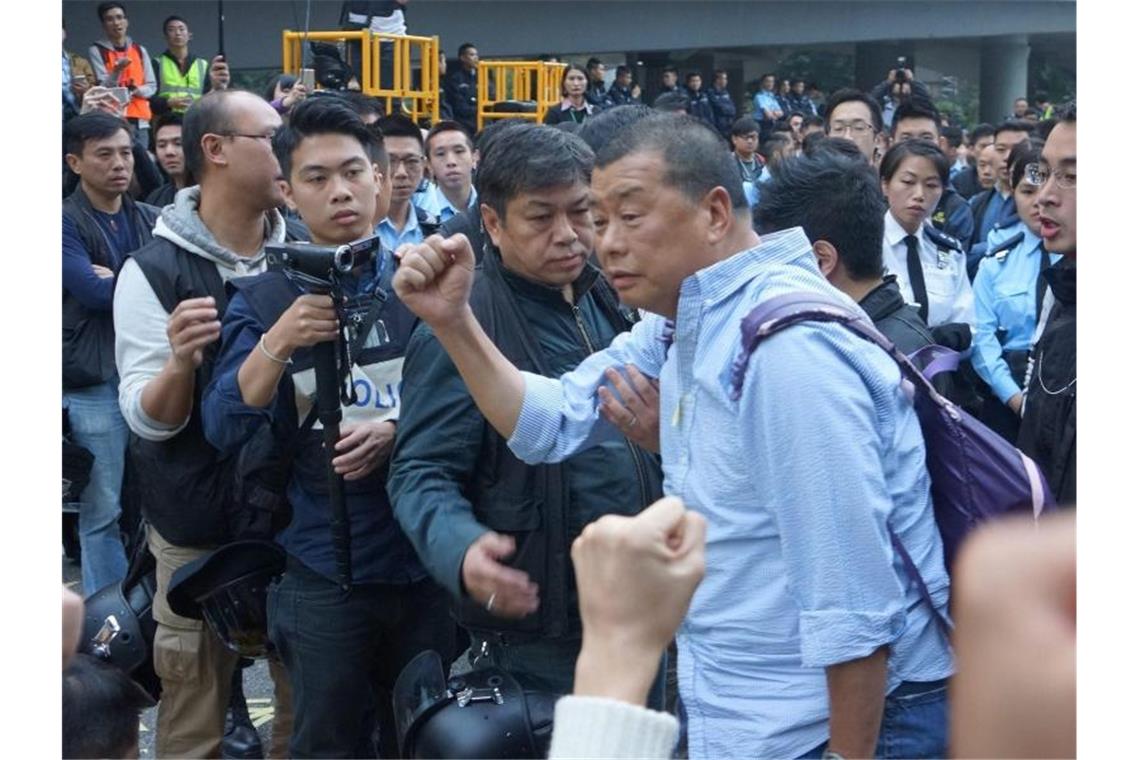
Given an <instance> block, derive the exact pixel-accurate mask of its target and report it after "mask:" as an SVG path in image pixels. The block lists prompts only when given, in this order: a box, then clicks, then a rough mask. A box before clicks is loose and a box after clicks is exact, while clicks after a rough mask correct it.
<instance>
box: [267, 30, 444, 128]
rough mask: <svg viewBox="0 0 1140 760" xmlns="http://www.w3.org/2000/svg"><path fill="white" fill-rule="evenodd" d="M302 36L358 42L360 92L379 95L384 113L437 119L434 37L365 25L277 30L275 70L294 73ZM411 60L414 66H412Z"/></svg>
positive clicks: (301, 51) (297, 73) (300, 54)
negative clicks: (384, 47) (388, 51)
mask: <svg viewBox="0 0 1140 760" xmlns="http://www.w3.org/2000/svg"><path fill="white" fill-rule="evenodd" d="M306 41H309V42H327V43H331V44H336V43H340V42H343V43H348V42H356V43H358V45H359V50H360V72H361V82H360V89H361V91H362V92H363V93H364V94H366V95H371V96H373V97H376V98H380V99H382V100H384V101H385V105H386V110H387V111H388V113H401V112H402V113H404V114H405V115H407V116H408V117H410V118H411V119H412V120H413V121H416V122H418V121H419V120H420V119H423V118H427V119H430V121H431V123H432V124H434V123H435V122H437V121H439V37H414V36H409V35H402V34H376V33H374V32H371V31H369V30H368V29H361V30H358V31H353V30H344V31H335V32H312V31H310V32H308V33H305V32H294V31H291V30H289V29H286V30H284V31H282V32H281V69H282V71H284V72H285V73H286V74H292V75H294V76H298V77H299V76H300V74H301V63H302V61H303V60H304V48H303V45H304V44H305V42H306ZM384 43H388V44H391V45H392V56H391V63H390V64H389V67H390V69H391V70H390V71H386V70H385V68H384V65H385V63H386V61H385V60H384V56H382V55H381V44H384ZM416 62H418V64H419V66H418V69H417V68H416V67H414V66H413V63H416ZM417 74H418V76H417ZM386 80H387V81H386Z"/></svg>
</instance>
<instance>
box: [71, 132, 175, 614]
mask: <svg viewBox="0 0 1140 760" xmlns="http://www.w3.org/2000/svg"><path fill="white" fill-rule="evenodd" d="M64 146H65V150H66V160H67V166H68V168H69V169H70V171H71V172H72V173H74V174H75V175H76V176H77V177H79V186H78V187H77V188H76V189H75V192H73V193H72V194H71V195H70V196H69V197H68V198H67V199H65V200H64V202H63V406H64V409H65V410H67V411H66V413H67V415H68V419H69V420H70V423H71V431H72V437H73V439H74V442H75V443H76V444H77V445H79V446H82V447H84V448H86V449H87V450H88V451H90V452H91V453H92V454H94V455H95V463H94V465H93V466H92V469H91V479H90V481H89V482H88V484H87V487H86V488H84V489H83V493H82V494H80V499H79V501H80V507H79V545H80V548H81V549H82V552H81V564H82V571H83V572H82V575H83V595H84V596H89V595H91V594H93V593H95V592H96V591H98V590H100V589H102V588H104V587H106V586H109V585H110V584H112V583H117V582H119V581H121V580H122V579H123V576H125V575H126V572H127V557H126V552H125V551H124V549H123V542H122V539H121V538H120V535H119V514H120V512H121V495H122V484H123V472H124V468H125V464H126V455H127V435H128V430H127V426H126V424H125V423H124V421H123V415H122V413H121V412H120V411H119V384H120V373H119V372H118V371H117V369H116V366H115V361H114V351H115V328H114V321H113V318H112V315H111V309H112V297H113V294H114V292H115V278H116V276H117V275H118V274H119V271H120V269H121V268H122V266H123V262H124V261H126V260H127V256H128V254H130V253H131V251H135V250H137V249H139V248H141V247H142V246H144V245H146V244H147V243H148V242H150V238H151V228H152V227H153V226H154V220H155V217H156V216H157V215H158V209H156V208H154V207H153V206H149V205H147V204H145V203H136V202H135V201H134V200H133V199H132V198H131V196H130V194H129V193H128V192H127V188H128V187H129V186H130V182H131V172H132V169H133V168H134V155H133V151H132V145H131V135H130V127H129V126H128V125H127V123H126V122H125V121H123V120H122V119H118V118H115V117H114V116H111V115H110V114H107V113H102V112H94V113H88V114H83V115H82V116H76V117H75V118H74V119H72V120H71V121H69V122H68V123H67V124H66V126H65V127H64Z"/></svg>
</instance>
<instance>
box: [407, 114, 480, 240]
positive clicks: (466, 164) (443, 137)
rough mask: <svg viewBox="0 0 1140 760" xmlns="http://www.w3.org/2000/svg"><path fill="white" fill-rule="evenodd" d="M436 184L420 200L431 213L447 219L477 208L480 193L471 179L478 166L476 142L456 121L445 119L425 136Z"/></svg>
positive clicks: (442, 219)
mask: <svg viewBox="0 0 1140 760" xmlns="http://www.w3.org/2000/svg"><path fill="white" fill-rule="evenodd" d="M424 149H425V150H426V151H427V161H428V166H430V167H431V176H432V185H431V187H429V188H428V191H427V194H426V195H425V196H424V198H423V200H422V201H421V202H420V208H422V209H423V210H424V211H425V212H426V213H427V214H428V215H429V216H434V217H438V218H439V220H440V222H446V221H447V220H448V219H450V218H451V217H453V216H455V215H456V214H458V213H459V212H460V211H463V210H464V209H471V208H475V204H476V203H477V202H478V200H479V193H478V192H477V191H476V190H475V187H474V185H472V183H471V178H472V175H473V172H474V170H475V143H474V142H472V140H471V135H470V134H469V133H468V132H467V130H466V129H464V128H463V127H462V126H461V125H460V124H458V123H457V122H454V121H441V122H439V123H438V124H436V125H435V126H434V127H432V128H431V131H430V132H428V134H427V138H426V139H425V140H424Z"/></svg>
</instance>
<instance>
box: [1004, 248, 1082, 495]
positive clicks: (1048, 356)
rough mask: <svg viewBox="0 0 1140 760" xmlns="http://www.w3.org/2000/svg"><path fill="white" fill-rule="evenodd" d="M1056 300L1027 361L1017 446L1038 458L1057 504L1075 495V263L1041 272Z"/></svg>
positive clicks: (1063, 261) (1057, 265)
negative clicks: (1027, 375)
mask: <svg viewBox="0 0 1140 760" xmlns="http://www.w3.org/2000/svg"><path fill="white" fill-rule="evenodd" d="M1045 278H1046V280H1048V282H1049V287H1050V288H1051V289H1052V291H1053V298H1054V299H1055V303H1054V305H1053V309H1052V310H1051V311H1050V312H1049V317H1048V321H1047V322H1046V323H1045V329H1044V331H1042V333H1041V337H1040V338H1039V339H1038V341H1037V345H1036V346H1035V347H1034V350H1033V356H1032V358H1031V359H1030V361H1031V362H1032V368H1031V370H1030V375H1029V384H1028V385H1027V386H1026V388H1025V401H1024V403H1025V414H1024V416H1023V417H1022V419H1021V431H1020V433H1019V434H1018V438H1017V447H1018V448H1019V449H1021V450H1022V451H1024V452H1025V454H1026V455H1027V456H1028V457H1029V458H1030V459H1032V460H1033V461H1035V462H1037V464H1039V465H1040V466H1041V469H1042V471H1043V472H1044V473H1045V479H1046V480H1047V481H1048V482H1049V489H1050V490H1051V491H1052V492H1053V496H1054V498H1056V499H1057V503H1058V504H1073V503H1074V502H1075V501H1076V499H1077V265H1076V262H1075V261H1071V260H1069V259H1062V260H1061V261H1059V262H1057V263H1056V264H1054V265H1053V266H1051V267H1050V268H1049V269H1047V270H1045Z"/></svg>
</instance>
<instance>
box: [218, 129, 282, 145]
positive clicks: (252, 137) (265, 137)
mask: <svg viewBox="0 0 1140 760" xmlns="http://www.w3.org/2000/svg"><path fill="white" fill-rule="evenodd" d="M217 134H218V135H220V136H221V137H248V138H249V139H250V140H265V142H267V143H271V142H273V135H274V133H273V132H270V133H269V134H267V135H247V134H244V133H242V132H218V133H217Z"/></svg>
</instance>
